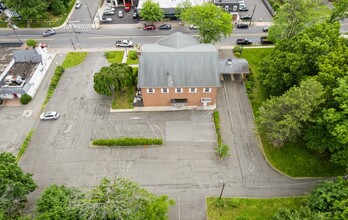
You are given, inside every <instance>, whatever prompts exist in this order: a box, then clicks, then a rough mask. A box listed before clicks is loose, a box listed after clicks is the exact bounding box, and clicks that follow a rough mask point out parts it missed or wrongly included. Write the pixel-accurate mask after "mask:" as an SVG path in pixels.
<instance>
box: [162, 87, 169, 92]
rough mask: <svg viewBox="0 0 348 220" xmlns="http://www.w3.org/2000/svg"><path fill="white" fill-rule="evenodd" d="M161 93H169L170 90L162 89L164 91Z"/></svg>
mask: <svg viewBox="0 0 348 220" xmlns="http://www.w3.org/2000/svg"><path fill="white" fill-rule="evenodd" d="M161 92H162V93H169V89H168V88H162V89H161Z"/></svg>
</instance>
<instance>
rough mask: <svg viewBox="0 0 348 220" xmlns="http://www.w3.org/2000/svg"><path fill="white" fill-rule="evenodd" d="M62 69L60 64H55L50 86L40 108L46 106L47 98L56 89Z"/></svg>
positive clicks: (48, 98)
mask: <svg viewBox="0 0 348 220" xmlns="http://www.w3.org/2000/svg"><path fill="white" fill-rule="evenodd" d="M64 71H65V70H64V68H63V67H62V66H57V67H56V69H55V70H54V75H53V77H52V79H51V82H50V86H49V87H48V91H47V95H46V99H45V101H44V103H43V104H42V107H41V108H44V107H45V106H46V104H47V102H48V100H50V98H51V97H52V95H53V92H54V90H55V89H56V87H57V85H58V82H59V80H60V77H61V76H62V75H63V73H64Z"/></svg>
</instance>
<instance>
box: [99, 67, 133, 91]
mask: <svg viewBox="0 0 348 220" xmlns="http://www.w3.org/2000/svg"><path fill="white" fill-rule="evenodd" d="M134 77H135V76H134V73H133V69H132V67H131V66H129V65H127V64H125V63H113V64H111V65H110V66H108V67H105V66H104V67H102V68H101V70H100V71H99V72H98V73H96V74H95V75H94V86H93V88H94V90H95V91H96V92H97V93H98V94H100V95H107V96H112V95H114V93H115V92H116V91H125V90H127V88H128V87H129V86H130V85H132V82H133V81H134V79H133V78H134Z"/></svg>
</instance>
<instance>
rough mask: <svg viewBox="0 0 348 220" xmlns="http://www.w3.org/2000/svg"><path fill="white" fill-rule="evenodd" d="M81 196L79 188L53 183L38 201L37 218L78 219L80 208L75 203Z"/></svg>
mask: <svg viewBox="0 0 348 220" xmlns="http://www.w3.org/2000/svg"><path fill="white" fill-rule="evenodd" d="M81 198H82V192H81V190H79V189H76V188H67V187H65V186H57V185H51V186H49V187H47V188H45V190H44V191H43V192H42V194H41V196H40V198H39V199H38V200H37V202H36V209H35V213H36V216H37V219H62V220H63V219H64V220H65V219H66V220H73V219H78V209H77V207H75V206H74V205H75V203H76V201H77V200H78V199H81Z"/></svg>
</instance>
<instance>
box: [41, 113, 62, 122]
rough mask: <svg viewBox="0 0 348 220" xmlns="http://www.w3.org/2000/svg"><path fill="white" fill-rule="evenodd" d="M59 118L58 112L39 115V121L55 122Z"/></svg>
mask: <svg viewBox="0 0 348 220" xmlns="http://www.w3.org/2000/svg"><path fill="white" fill-rule="evenodd" d="M58 118H59V113H58V112H44V113H42V114H41V115H40V119H41V120H43V121H44V120H57V119H58Z"/></svg>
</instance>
